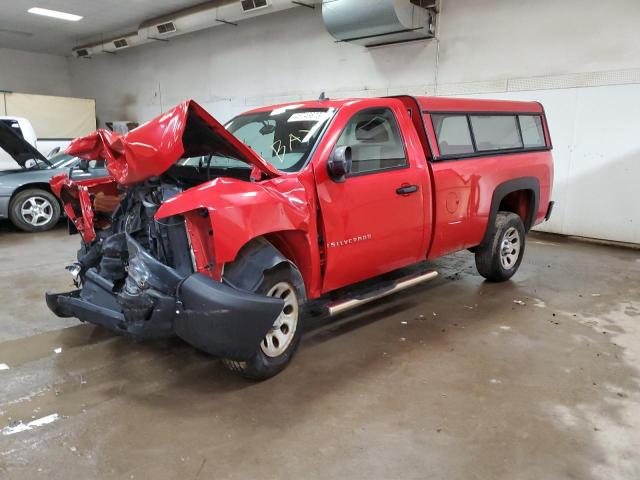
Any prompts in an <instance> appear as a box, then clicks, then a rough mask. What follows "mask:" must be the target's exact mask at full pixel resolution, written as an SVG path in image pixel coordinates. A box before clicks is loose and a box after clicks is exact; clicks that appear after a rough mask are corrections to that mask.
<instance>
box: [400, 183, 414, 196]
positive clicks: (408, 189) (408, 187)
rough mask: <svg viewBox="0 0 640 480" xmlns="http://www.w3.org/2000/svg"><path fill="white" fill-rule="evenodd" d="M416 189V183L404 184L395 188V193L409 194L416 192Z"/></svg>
mask: <svg viewBox="0 0 640 480" xmlns="http://www.w3.org/2000/svg"><path fill="white" fill-rule="evenodd" d="M417 191H418V186H417V185H404V186H402V187H400V188H398V189H396V193H397V194H398V195H409V194H411V193H416V192H417Z"/></svg>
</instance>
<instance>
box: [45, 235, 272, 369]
mask: <svg viewBox="0 0 640 480" xmlns="http://www.w3.org/2000/svg"><path fill="white" fill-rule="evenodd" d="M123 240H124V241H126V248H127V251H128V269H127V275H126V278H125V279H124V281H117V282H114V281H112V280H110V279H108V278H107V276H106V275H101V274H100V273H99V272H98V269H96V268H90V269H88V270H87V271H86V272H85V275H84V283H83V286H82V288H81V289H78V290H74V291H71V292H66V293H58V294H50V293H47V295H46V300H47V305H48V306H49V308H50V309H51V311H52V312H53V313H55V314H56V315H57V316H59V317H76V318H78V319H80V320H81V321H84V322H90V323H94V324H96V325H101V326H103V327H106V328H108V329H110V330H113V331H115V332H118V333H122V334H127V335H131V336H134V337H136V338H140V339H150V338H159V337H168V336H172V335H177V336H178V337H180V338H182V339H183V340H185V341H186V342H188V343H190V344H191V345H193V346H194V347H196V348H198V349H200V350H203V351H205V352H208V353H210V354H213V355H217V356H220V357H223V358H228V359H232V360H239V361H242V360H248V359H250V358H251V357H252V356H253V355H255V353H256V351H257V350H258V348H259V344H260V341H261V340H262V339H263V338H264V336H265V335H266V334H267V332H268V331H269V329H270V328H271V326H272V325H273V323H274V321H275V320H276V318H277V317H278V315H279V314H280V312H281V311H282V308H283V305H284V302H283V300H281V299H279V298H272V297H266V296H262V295H257V294H254V293H251V292H245V291H242V290H238V289H236V288H233V287H231V286H228V285H226V284H224V283H221V282H216V281H215V280H213V279H211V278H210V277H208V276H206V275H203V274H200V273H194V274H192V275H189V276H187V277H181V276H180V275H179V274H178V273H177V272H176V271H175V270H174V269H172V268H171V267H168V266H166V265H164V264H162V263H161V262H159V261H158V260H156V259H155V258H154V257H152V256H151V255H149V254H148V253H147V252H146V251H144V249H143V248H142V247H141V246H140V245H139V244H138V243H137V242H136V241H135V240H133V239H132V238H131V237H130V236H128V235H126V236H125V237H123Z"/></svg>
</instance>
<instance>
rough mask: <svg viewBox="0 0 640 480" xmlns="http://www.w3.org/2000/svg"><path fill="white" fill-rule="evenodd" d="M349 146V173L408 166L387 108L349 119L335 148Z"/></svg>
mask: <svg viewBox="0 0 640 480" xmlns="http://www.w3.org/2000/svg"><path fill="white" fill-rule="evenodd" d="M342 146H350V147H351V154H352V158H353V166H352V169H351V173H352V174H359V173H369V172H377V171H380V170H390V169H394V168H402V167H406V166H407V165H408V163H407V156H406V154H405V150H404V142H403V141H402V136H401V135H400V129H399V128H398V122H397V121H396V118H395V116H394V114H393V112H392V111H391V110H389V109H388V108H375V109H368V110H363V111H362V112H359V113H357V114H355V115H354V116H353V118H351V120H349V123H348V124H347V126H346V127H345V129H344V131H343V132H342V135H341V136H340V139H339V140H338V143H337V144H336V147H342Z"/></svg>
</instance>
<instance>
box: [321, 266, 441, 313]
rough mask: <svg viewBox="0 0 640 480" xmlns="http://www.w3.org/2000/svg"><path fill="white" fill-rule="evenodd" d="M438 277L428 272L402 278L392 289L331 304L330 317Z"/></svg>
mask: <svg viewBox="0 0 640 480" xmlns="http://www.w3.org/2000/svg"><path fill="white" fill-rule="evenodd" d="M437 276H438V272H428V273H422V274H420V275H415V276H409V277H405V278H401V279H400V280H398V281H396V282H395V283H394V284H393V285H391V286H390V287H387V288H384V289H381V290H374V291H372V292H370V293H368V294H365V295H361V296H358V297H356V298H350V299H348V300H340V301H338V302H334V303H330V304H329V305H327V309H328V311H329V315H330V316H334V315H338V314H340V313H343V312H346V311H347V310H351V309H353V308H356V307H359V306H361V305H364V304H366V303H369V302H373V301H374V300H378V299H379V298H383V297H386V296H387V295H391V294H392V293H396V292H399V291H401V290H406V289H407V288H409V287H413V286H414V285H418V284H419V283H423V282H426V281H428V280H432V279H434V278H436V277H437Z"/></svg>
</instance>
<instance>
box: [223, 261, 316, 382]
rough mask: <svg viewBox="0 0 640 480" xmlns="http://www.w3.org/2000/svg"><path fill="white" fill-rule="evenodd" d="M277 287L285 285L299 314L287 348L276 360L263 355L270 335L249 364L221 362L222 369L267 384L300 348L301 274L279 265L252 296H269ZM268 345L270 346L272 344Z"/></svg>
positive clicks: (304, 301) (273, 357)
mask: <svg viewBox="0 0 640 480" xmlns="http://www.w3.org/2000/svg"><path fill="white" fill-rule="evenodd" d="M280 284H288V285H289V286H290V287H291V290H292V291H293V293H294V294H295V297H296V299H297V304H298V310H297V321H296V325H295V330H294V333H293V335H292V337H291V338H290V341H289V343H288V346H287V347H286V348H285V349H284V350H283V351H282V353H281V354H279V355H277V356H270V355H267V354H266V353H265V352H266V351H268V348H269V347H268V345H267V343H265V342H266V340H267V337H269V334H267V337H265V340H263V341H262V342H261V344H260V345H256V353H255V355H254V356H253V358H251V359H250V360H248V361H246V362H239V361H236V360H228V359H223V360H222V363H223V365H224V366H225V367H227V368H228V369H229V370H231V371H232V372H235V373H238V374H240V375H242V376H243V377H245V378H248V379H251V380H266V379H268V378H271V377H273V376H274V375H277V374H278V373H280V372H281V371H282V370H284V368H285V367H286V366H287V365H288V364H289V362H290V361H291V359H292V358H293V356H294V354H295V352H296V350H297V348H298V345H299V344H300V339H301V338H302V324H303V316H304V304H305V303H306V299H307V297H306V293H305V291H304V283H303V281H302V275H300V271H299V270H298V269H297V268H296V267H294V266H292V265H281V266H279V267H276V268H275V269H273V270H270V271H268V272H266V273H265V274H264V279H263V281H262V283H261V284H260V285H259V286H258V287H257V288H256V290H255V292H256V293H260V294H263V295H268V294H270V292H271V291H272V289H274V288H275V287H276V286H277V285H280ZM286 308H287V307H286V306H285V309H286ZM279 318H280V317H279ZM272 331H273V330H272ZM270 333H271V331H270ZM271 341H272V342H273V340H271Z"/></svg>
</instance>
